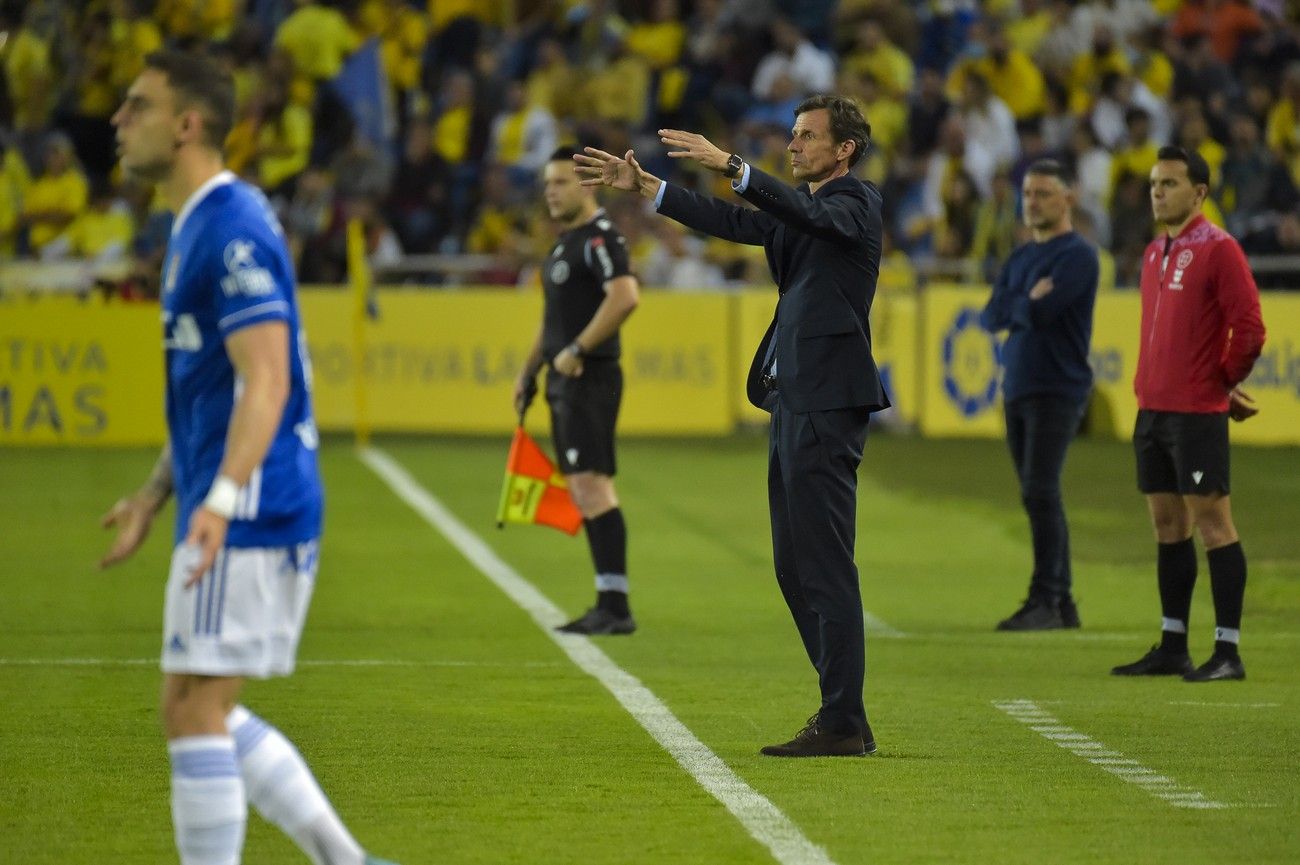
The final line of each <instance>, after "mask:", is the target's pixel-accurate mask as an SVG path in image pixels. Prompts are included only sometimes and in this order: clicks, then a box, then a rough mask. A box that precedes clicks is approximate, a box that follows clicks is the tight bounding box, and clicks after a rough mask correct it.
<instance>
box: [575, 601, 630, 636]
mask: <svg viewBox="0 0 1300 865" xmlns="http://www.w3.org/2000/svg"><path fill="white" fill-rule="evenodd" d="M555 630H557V631H559V632H560V633H562V634H587V635H588V636H591V635H596V634H630V633H632V632H633V631H635V630H636V621H635V620H634V619H633V618H632V615H631V613H629V614H628V615H626V616H616V615H614V614H613V613H611V612H610V611H609V610H602V609H601V608H600V607H592V608H591V609H590V610H587V612H585V613H583V614H582V615H581V616H579V617H578V618H576V619H574V620H573V621H572V622H569V623H568V624H565V625H560V626H559V627H558V628H556V629H555Z"/></svg>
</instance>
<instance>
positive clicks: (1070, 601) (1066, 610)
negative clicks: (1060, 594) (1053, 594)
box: [1058, 598, 1083, 628]
mask: <svg viewBox="0 0 1300 865" xmlns="http://www.w3.org/2000/svg"><path fill="white" fill-rule="evenodd" d="M1058 609H1059V610H1060V611H1061V627H1063V628H1078V627H1082V626H1083V622H1081V621H1079V607H1078V605H1077V604H1075V603H1074V598H1061V603H1060V605H1059V607H1058Z"/></svg>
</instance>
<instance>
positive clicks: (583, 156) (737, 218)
mask: <svg viewBox="0 0 1300 865" xmlns="http://www.w3.org/2000/svg"><path fill="white" fill-rule="evenodd" d="M583 150H584V152H583V153H578V154H575V155H574V157H573V160H574V162H576V163H577V166H576V167H575V169H574V170H575V171H577V172H578V175H579V176H580V177H582V185H583V186H608V187H610V188H611V189H621V190H624V191H626V192H636V193H639V194H640V195H641V196H642V197H644V198H649V199H650V200H651V201H654V202H655V206H656V207H657V208H658V209H659V212H660V213H662V214H663V215H664V216H667V217H668V218H669V219H674V220H676V221H677V222H680V223H681V224H682V225H685V226H686V227H687V228H693V229H695V230H696V231H702V232H704V233H705V234H709V235H712V236H713V237H718V238H721V239H723V240H730V241H731V242H733V243H745V244H749V245H750V246H762V245H763V242H764V241H765V240H766V239H767V236H768V234H769V233H770V232H771V231H772V229H773V228H774V227H775V221H774V220H773V219H772V217H771V216H768V215H767V214H765V213H761V212H755V211H753V210H749V209H748V208H745V207H740V206H738V205H735V204H728V203H726V202H724V201H719V200H718V199H716V198H711V197H709V196H706V195H698V194H696V193H694V192H691V191H690V190H689V189H683V188H682V187H680V186H676V185H674V184H671V183H667V182H665V181H663V180H660V179H659V178H658V177H655V176H654V175H653V174H651V173H650V172H648V171H646V170H645V169H644V168H642V167H641V163H639V162H637V161H636V154H635V153H633V152H632V151H631V150H629V151H628V152H627V153H625V154H624V155H623V158H621V159H620V158H619V157H617V156H615V155H614V154H612V153H606V152H605V151H603V150H597V149H596V148H594V147H585V148H583ZM723 164H724V167H725V164H726V156H725V155H724V156H723ZM683 201H685V202H687V204H686V206H677V205H679V204H681V203H682V202H683Z"/></svg>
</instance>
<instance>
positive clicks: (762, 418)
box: [731, 288, 777, 426]
mask: <svg viewBox="0 0 1300 865" xmlns="http://www.w3.org/2000/svg"><path fill="white" fill-rule="evenodd" d="M733 300H734V305H735V318H736V327H735V332H736V337H735V340H734V341H733V344H732V360H731V363H732V368H733V369H734V370H735V375H736V387H735V389H734V391H733V392H732V394H731V399H732V404H733V405H734V406H735V412H736V420H738V421H740V422H741V423H745V424H751V425H759V424H762V425H763V426H766V425H767V422H768V420H769V419H770V418H771V415H769V414H768V413H767V412H765V411H763V410H762V409H761V408H755V407H754V406H753V405H751V404H750V402H749V397H747V396H746V395H745V379H746V377H748V375H749V365H750V364H751V363H752V362H753V360H754V352H756V351H758V345H759V343H760V342H762V341H763V334H765V333H767V326H768V325H769V324H771V323H772V313H773V312H775V311H776V301H777V293H776V289H775V288H767V289H763V290H758V289H753V290H750V291H743V292H741V293H740V294H738V295H736V296H735V297H734V299H733Z"/></svg>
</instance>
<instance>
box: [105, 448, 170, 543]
mask: <svg viewBox="0 0 1300 865" xmlns="http://www.w3.org/2000/svg"><path fill="white" fill-rule="evenodd" d="M171 494H172V445H171V442H170V441H168V442H167V443H166V444H164V445H163V449H162V453H160V454H159V455H158V460H157V461H156V462H155V463H154V465H153V471H151V472H149V479H148V480H147V481H145V482H144V486H142V487H140V489H138V490H136V491H135V492H134V493H132V494H131V495H129V496H126V497H125V498H121V499H118V500H117V502H115V503H114V504H113V507H111V508H109V510H108V513H106V514H104V517H103V519H101V520H100V521H99V523H100V525H101V526H103V527H104V528H106V529H112V528H116V529H117V537H115V538H113V545H112V546H110V547H109V548H108V552H107V553H105V554H104V557H103V558H102V559H100V560H99V566H100V567H101V568H108V567H112V566H113V565H116V564H117V563H118V562H122V561H125V560H126V559H128V558H130V557H131V555H132V554H133V553H134V552H135V551H136V550H138V549H139V548H140V544H142V543H144V539H145V538H146V537H148V536H149V529H150V527H151V526H152V525H153V518H154V517H156V516H157V515H158V512H159V511H160V510H162V506H163V505H164V504H166V503H167V499H168V497H170V496H171Z"/></svg>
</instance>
